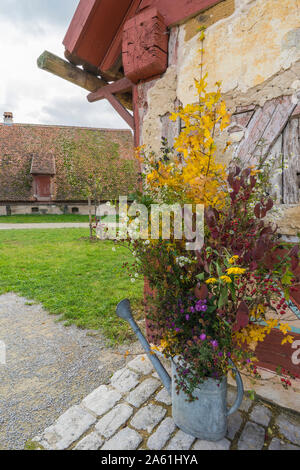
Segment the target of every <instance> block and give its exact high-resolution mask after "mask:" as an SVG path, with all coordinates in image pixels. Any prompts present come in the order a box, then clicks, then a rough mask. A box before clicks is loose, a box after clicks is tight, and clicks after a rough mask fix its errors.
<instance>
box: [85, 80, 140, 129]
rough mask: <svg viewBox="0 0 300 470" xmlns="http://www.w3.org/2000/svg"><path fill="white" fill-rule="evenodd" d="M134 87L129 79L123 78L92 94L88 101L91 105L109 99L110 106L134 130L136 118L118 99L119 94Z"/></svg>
mask: <svg viewBox="0 0 300 470" xmlns="http://www.w3.org/2000/svg"><path fill="white" fill-rule="evenodd" d="M132 87H133V83H132V82H131V81H130V80H128V78H122V79H121V80H118V81H117V82H114V83H111V84H109V85H106V86H105V87H102V88H101V89H99V90H97V91H95V92H93V93H90V94H89V95H88V97H87V99H88V101H89V102H90V103H94V102H95V101H100V100H103V99H107V100H108V101H109V102H110V104H111V105H112V106H113V107H114V109H115V110H116V111H117V112H118V113H119V114H120V116H121V117H122V118H123V119H124V120H125V121H126V122H127V124H128V125H129V126H130V127H131V128H132V129H134V118H133V116H132V114H130V113H129V112H128V111H127V109H125V108H124V106H123V104H122V103H121V102H120V100H119V99H118V98H117V97H116V96H117V94H120V93H125V92H128V91H130V90H132ZM115 94H116V96H115Z"/></svg>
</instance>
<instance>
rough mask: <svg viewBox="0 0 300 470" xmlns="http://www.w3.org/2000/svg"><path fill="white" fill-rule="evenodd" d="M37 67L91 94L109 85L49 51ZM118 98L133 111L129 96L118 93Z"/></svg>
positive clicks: (44, 53)
mask: <svg viewBox="0 0 300 470" xmlns="http://www.w3.org/2000/svg"><path fill="white" fill-rule="evenodd" d="M37 65H38V67H39V68H40V69H42V70H46V71H47V72H50V73H52V74H54V75H56V76H58V77H60V78H63V79H64V80H67V81H69V82H71V83H74V84H75V85H77V86H79V87H81V88H84V89H85V90H88V91H91V92H94V91H97V90H99V89H101V88H103V87H106V86H107V85H108V84H107V82H106V81H105V80H103V79H101V78H99V77H96V76H95V75H93V74H91V73H89V72H86V71H85V70H82V69H80V68H79V67H76V66H75V65H73V64H70V63H69V62H67V61H66V60H63V59H61V58H60V57H58V56H56V55H55V54H52V53H51V52H48V51H45V52H43V54H41V56H40V57H39V58H38V60H37ZM116 98H117V99H118V100H119V101H120V103H121V104H122V106H123V107H124V109H126V108H127V109H132V99H131V96H130V95H129V94H127V95H126V94H119V93H118V94H117V96H116Z"/></svg>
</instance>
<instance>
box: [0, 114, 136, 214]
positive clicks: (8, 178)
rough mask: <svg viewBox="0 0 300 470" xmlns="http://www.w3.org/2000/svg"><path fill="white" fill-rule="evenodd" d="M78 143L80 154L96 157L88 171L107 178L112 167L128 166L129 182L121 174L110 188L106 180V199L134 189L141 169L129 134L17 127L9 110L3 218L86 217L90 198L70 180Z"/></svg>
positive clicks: (0, 167)
mask: <svg viewBox="0 0 300 470" xmlns="http://www.w3.org/2000/svg"><path fill="white" fill-rule="evenodd" d="M74 145H75V146H78V149H80V150H79V151H82V153H84V152H87V153H88V152H89V153H91V152H92V153H93V159H94V163H93V165H92V164H91V159H90V160H89V159H88V158H86V162H87V163H86V165H85V166H86V171H87V172H88V171H91V172H93V171H94V170H95V169H96V170H99V172H100V173H101V171H102V170H103V171H102V174H103V177H104V178H106V180H107V177H109V168H108V164H112V165H114V168H117V167H118V166H120V168H122V169H123V170H124V168H125V166H126V169H127V173H126V178H124V177H123V175H124V171H122V172H120V177H119V178H117V179H116V178H115V180H114V181H113V182H112V185H110V184H109V183H110V182H109V181H108V182H107V181H105V182H103V187H104V192H103V195H102V200H109V199H112V198H117V197H119V194H123V195H128V194H129V193H130V192H132V191H133V188H135V187H136V181H137V172H138V167H137V164H136V160H135V157H134V146H133V136H132V132H131V131H130V130H115V129H96V128H95V129H93V128H83V127H68V126H47V125H35V124H18V123H14V122H13V115H12V113H11V112H9V113H8V112H5V113H4V121H3V123H2V124H0V215H10V214H31V213H48V214H62V213H65V214H66V213H77V214H88V204H87V198H86V197H85V195H84V194H83V193H82V191H80V190H79V188H78V187H76V185H73V186H72V185H71V184H70V183H69V181H68V174H67V166H66V158H67V157H69V158H70V157H71V155H70V153H71V150H72V149H73V148H74ZM73 153H74V152H73ZM77 153H78V152H77ZM74 154H75V153H74ZM76 158H81V157H80V155H76ZM83 159H84V154H83V155H82V161H83ZM90 164H91V166H90V168H88V166H89V165H90ZM77 168H78V171H79V170H80V166H79V165H77ZM101 168H102V170H101ZM111 178H112V179H113V175H111ZM104 183H105V184H104ZM107 188H109V189H107Z"/></svg>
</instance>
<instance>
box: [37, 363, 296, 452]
mask: <svg viewBox="0 0 300 470" xmlns="http://www.w3.org/2000/svg"><path fill="white" fill-rule="evenodd" d="M146 360H147V358H146V359H145V355H142V356H138V357H137V358H136V360H135V359H134V360H131V361H130V362H129V363H128V364H127V366H126V367H123V368H122V369H120V370H119V371H117V372H116V373H115V374H114V376H113V378H112V380H111V385H109V386H107V385H101V386H100V387H98V388H97V389H96V390H94V392H92V393H91V394H90V395H88V397H86V398H85V399H84V400H82V402H81V405H80V406H78V407H77V408H76V407H75V408H76V410H74V409H72V408H71V409H70V410H69V413H70V414H69V417H68V414H67V417H66V416H64V415H63V416H62V417H61V418H60V419H59V420H58V421H57V422H56V423H54V425H53V426H52V428H51V427H50V428H48V429H46V430H45V431H44V433H43V434H42V436H38V437H37V438H35V439H33V440H37V442H38V443H39V444H41V445H42V446H43V447H45V448H46V449H54V448H55V449H56V448H66V446H67V445H68V446H69V449H74V450H97V449H99V452H101V450H112V451H113V450H145V451H146V450H147V449H149V450H154V451H155V450H162V451H163V450H170V451H171V450H173V451H182V450H191V451H195V452H196V451H202V450H261V449H269V450H300V444H299V443H300V439H299V431H300V415H299V414H297V413H294V414H292V415H291V414H288V413H287V412H285V411H284V410H283V409H282V411H280V409H279V408H278V407H275V406H274V407H273V406H271V405H270V404H268V403H265V404H264V402H263V400H262V399H259V400H255V401H254V402H253V401H250V400H249V398H248V397H247V396H246V397H245V399H244V400H243V403H242V406H241V409H240V410H238V411H236V412H235V413H233V414H232V415H230V416H229V417H228V431H227V434H226V437H225V438H223V439H221V440H219V441H217V442H212V441H206V440H202V439H197V438H196V437H194V436H190V435H189V434H186V433H185V432H183V431H182V430H181V429H179V428H178V427H177V426H176V425H175V423H174V421H173V419H172V417H171V415H172V406H171V401H170V397H169V395H168V393H167V391H166V389H165V388H161V390H159V391H158V390H157V389H158V387H161V382H160V381H158V380H157V379H156V378H155V373H154V371H153V369H149V365H147V362H146ZM132 364H133V368H132ZM144 366H145V367H144ZM143 367H144V368H143ZM132 374H134V375H132ZM149 376H151V377H149ZM114 386H116V388H114ZM117 387H118V389H117ZM228 392H229V393H228V406H231V405H232V403H233V402H234V400H235V391H234V390H233V389H231V388H229V390H228ZM73 408H74V407H73ZM79 410H80V412H79ZM278 410H279V413H278ZM80 413H83V414H82V416H83V419H82V420H81V419H79V415H80ZM99 414H101V416H100V415H99ZM72 416H73V418H74V419H72ZM96 416H98V418H96ZM87 417H88V418H89V419H87ZM274 424H275V426H274ZM270 426H271V431H270V432H272V434H271V437H270V432H267V429H268V428H269V427H270ZM49 429H50V430H49ZM276 433H277V434H276Z"/></svg>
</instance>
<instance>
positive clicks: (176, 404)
mask: <svg viewBox="0 0 300 470" xmlns="http://www.w3.org/2000/svg"><path fill="white" fill-rule="evenodd" d="M116 313H117V315H118V317H120V318H122V319H123V320H126V321H127V322H128V323H129V324H130V326H131V327H132V329H133V331H134V333H135V334H136V336H137V338H138V339H139V341H140V343H141V345H142V346H143V348H144V350H145V352H146V353H147V355H148V358H149V360H150V361H151V362H152V364H153V366H154V368H155V369H156V371H157V373H158V375H159V377H160V379H161V381H162V383H163V384H164V386H165V388H166V389H167V391H168V392H169V394H170V395H171V397H172V416H173V420H174V422H175V424H176V425H177V426H178V427H179V428H180V429H182V430H183V431H184V432H186V433H187V434H190V435H192V436H194V437H198V438H199V439H205V440H210V441H218V440H220V439H222V438H223V437H224V436H225V435H226V432H227V416H229V415H231V414H232V413H234V412H235V411H236V410H237V409H238V408H239V406H240V404H241V402H242V399H243V395H244V387H243V382H242V379H241V376H240V374H239V372H238V370H237V369H236V367H235V366H234V364H233V362H232V361H230V360H229V361H230V363H231V365H232V367H233V370H234V373H235V379H236V383H237V397H236V401H235V403H234V404H233V406H232V407H231V408H230V409H229V410H228V409H227V405H226V403H227V377H226V376H225V377H223V379H222V381H221V382H220V381H219V380H218V381H217V380H216V379H213V378H207V379H206V380H205V381H204V382H203V383H201V384H199V387H198V388H196V390H195V391H194V396H195V397H197V398H198V400H195V401H193V402H189V401H187V397H186V394H185V393H184V392H183V391H180V393H179V394H177V391H176V382H175V380H174V379H175V378H176V376H177V371H176V368H177V365H176V358H174V359H173V360H172V378H171V377H170V376H169V374H168V373H167V371H166V369H165V368H164V366H163V365H162V364H161V362H160V360H159V359H158V357H157V356H156V352H155V354H153V351H152V350H151V348H150V345H149V343H148V341H147V340H146V338H145V337H144V335H143V333H142V332H141V330H140V328H139V327H138V325H137V324H136V322H135V321H134V319H133V316H132V313H131V308H130V302H129V300H128V299H124V300H122V301H121V302H120V303H119V304H118V306H117V309H116Z"/></svg>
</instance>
